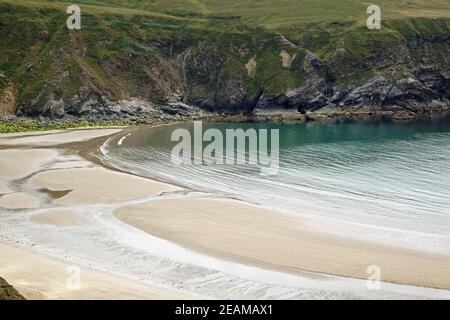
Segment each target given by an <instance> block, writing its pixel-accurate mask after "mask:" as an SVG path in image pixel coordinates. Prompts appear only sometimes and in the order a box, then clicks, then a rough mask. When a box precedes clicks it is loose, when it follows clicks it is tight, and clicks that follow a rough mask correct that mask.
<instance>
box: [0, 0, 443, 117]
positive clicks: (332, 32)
mask: <svg viewBox="0 0 450 320" xmlns="http://www.w3.org/2000/svg"><path fill="white" fill-rule="evenodd" d="M69 3H70V4H72V3H78V4H80V5H81V10H82V30H81V31H79V32H78V31H71V32H69V31H68V30H67V29H66V28H65V21H66V19H67V14H66V12H65V10H66V8H67V6H68V5H69ZM377 4H378V5H380V6H381V9H382V14H383V19H384V21H383V28H382V30H380V31H374V32H372V31H368V30H367V28H366V27H365V20H366V18H367V14H366V8H367V6H368V5H369V3H368V2H365V1H361V0H239V1H238V0H221V1H219V0H164V1H163V0H128V1H125V0H108V1H106V0H80V1H76V0H70V1H69V0H68V1H63V0H58V1H57V0H22V1H17V0H0V38H1V39H2V41H1V42H0V72H1V74H2V77H1V78H0V90H2V89H3V88H5V87H10V86H11V85H13V87H14V89H15V93H16V101H17V105H18V106H20V108H23V109H26V110H27V112H28V114H30V115H39V114H40V112H41V110H42V109H43V107H44V106H45V104H46V102H47V101H48V100H49V98H52V99H60V98H63V99H71V98H72V97H73V96H75V95H76V94H77V93H78V92H79V90H80V88H81V87H82V86H84V85H85V84H86V83H88V84H92V86H93V87H95V88H97V89H99V91H100V92H101V93H102V94H105V96H106V97H107V98H108V99H109V100H111V101H116V100H119V99H128V98H130V97H136V98H142V99H148V100H150V101H151V102H155V103H158V102H163V101H165V100H166V98H167V96H168V95H169V94H170V93H173V92H174V88H175V87H176V85H177V84H179V83H180V82H181V80H180V78H181V75H180V74H179V73H177V72H178V71H177V70H175V69H176V66H175V65H176V62H177V61H176V59H180V56H181V55H184V54H186V52H190V55H191V57H196V58H197V61H198V64H199V65H200V67H198V66H197V68H195V69H193V70H191V69H189V68H190V66H189V65H188V66H187V69H188V70H187V75H186V76H187V77H188V78H189V79H192V83H190V85H191V87H190V88H189V89H190V90H191V92H192V93H194V94H195V96H196V97H197V98H199V99H207V100H209V101H211V100H214V97H215V94H216V89H217V83H218V79H221V80H227V79H242V80H243V83H244V85H245V89H247V90H248V91H249V94H250V95H257V94H258V92H260V90H261V87H263V88H264V90H265V92H264V93H265V94H266V95H273V96H276V95H279V94H281V93H283V92H285V91H286V90H288V89H292V88H295V87H297V86H299V85H301V84H302V83H303V81H304V80H305V75H304V74H303V72H304V71H303V69H304V68H303V66H304V57H305V55H306V54H307V53H308V52H309V51H310V52H313V53H314V54H316V55H317V56H318V57H319V58H320V59H321V60H322V62H323V63H324V64H325V65H326V68H324V69H323V70H321V72H322V73H324V74H326V75H327V76H328V77H329V78H332V79H334V80H336V83H337V84H339V85H342V86H347V85H349V84H355V85H357V82H358V81H360V80H361V79H364V78H368V77H372V76H374V75H376V74H378V72H379V70H377V69H376V67H375V66H374V64H376V63H378V62H379V61H378V60H379V56H380V55H382V54H384V55H385V56H388V54H390V55H391V56H392V57H396V56H398V52H399V51H400V50H399V46H401V47H402V49H407V51H408V54H409V55H410V56H411V57H412V59H413V62H420V61H421V59H422V58H423V57H424V56H427V57H431V58H430V59H431V60H432V61H434V62H435V63H436V64H440V65H441V66H445V65H448V64H449V60H448V57H446V53H447V52H448V42H447V43H445V41H442V39H448V34H449V28H448V24H449V17H450V10H449V1H448V0H431V1H425V0H378V1H377ZM434 17H438V18H436V19H435V18H434ZM278 34H283V35H284V36H285V37H286V38H288V39H289V40H290V41H291V42H292V43H294V44H298V45H299V46H298V47H297V48H294V49H292V48H291V49H286V46H283V45H282V44H280V43H278V42H277V41H274V38H275V37H276V36H277V35H278ZM418 38H419V39H420V41H421V43H422V44H421V45H420V46H416V45H414V43H415V41H416V40H417V39H418ZM436 39H441V40H439V41H436ZM408 42H411V43H412V45H409V46H408V45H407V44H408ZM155 44H158V45H155ZM281 50H288V51H289V54H290V55H291V56H293V55H294V54H296V58H295V60H294V61H293V62H292V67H291V69H287V68H284V67H283V66H282V64H281V58H280V52H281ZM343 51H344V52H345V53H346V56H345V57H344V58H342V59H340V58H339V57H336V52H343ZM218 56H220V58H221V59H223V65H221V66H220V68H219V69H217V68H216V65H214V64H217V57H218ZM253 56H256V57H257V67H256V72H255V74H253V75H251V76H250V75H248V74H247V70H246V68H245V64H246V63H247V62H248V61H249V60H250V59H251V58H252V57H253ZM178 62H179V61H178ZM202 63H206V64H208V63H210V65H209V66H208V67H207V68H205V69H204V70H203V69H202V68H201V64H202ZM384 63H393V62H392V61H387V62H386V61H384ZM394 63H395V64H396V65H398V66H399V70H397V71H398V74H399V75H401V68H407V67H408V66H406V65H402V63H403V62H401V61H395V62H394ZM322 76H323V74H322ZM392 76H393V77H395V76H397V75H396V74H393V75H392ZM175 89H176V88H175ZM0 94H1V92H0Z"/></svg>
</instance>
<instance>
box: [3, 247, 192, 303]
mask: <svg viewBox="0 0 450 320" xmlns="http://www.w3.org/2000/svg"><path fill="white" fill-rule="evenodd" d="M69 267H71V266H69V265H67V264H64V263H60V262H56V261H53V260H51V259H48V258H46V257H43V256H40V255H36V254H32V253H29V252H27V251H24V250H21V249H16V248H12V247H10V246H5V245H2V244H0V274H1V275H2V277H3V278H5V280H6V281H8V282H9V284H11V285H12V286H13V287H15V288H16V289H17V290H18V291H19V293H20V294H21V295H23V296H24V297H25V298H26V299H77V300H78V299H86V300H88V299H152V300H156V299H186V298H189V297H187V296H184V295H182V294H180V293H177V292H174V291H171V290H168V289H162V288H158V287H154V286H148V285H142V284H138V283H134V282H130V281H127V280H123V279H119V278H117V277H112V276H109V275H106V274H103V273H99V272H94V271H89V270H82V269H81V273H80V275H81V277H80V280H81V281H80V284H81V286H80V288H79V289H78V288H73V287H72V286H71V285H70V278H69V276H70V275H73V274H74V272H73V271H71V269H68V268H69ZM72 270H73V269H72ZM71 272H72V273H71ZM68 281H69V286H68V285H67V284H68Z"/></svg>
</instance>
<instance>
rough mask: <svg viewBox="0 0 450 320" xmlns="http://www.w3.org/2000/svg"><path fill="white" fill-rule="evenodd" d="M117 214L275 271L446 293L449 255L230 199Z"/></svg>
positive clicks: (165, 203)
mask: <svg viewBox="0 0 450 320" xmlns="http://www.w3.org/2000/svg"><path fill="white" fill-rule="evenodd" d="M116 216H117V217H118V218H119V219H121V220H123V221H124V222H126V223H129V224H131V225H133V226H135V227H137V228H139V229H141V230H144V231H146V232H148V233H150V234H152V235H155V236H157V237H161V238H164V239H167V240H170V241H174V242H176V243H178V244H180V245H182V246H187V247H192V248H195V249H198V250H203V251H206V252H208V253H210V254H216V255H225V256H228V257H231V258H238V259H239V260H241V261H242V260H245V261H248V262H253V263H262V264H265V265H270V266H272V267H277V268H280V267H281V268H288V269H291V270H304V271H312V272H320V273H325V274H332V275H338V276H345V277H351V278H361V279H367V268H368V267H369V266H371V265H377V266H379V267H380V268H381V271H382V280H383V281H386V282H392V283H398V284H408V285H417V286H425V287H434V288H445V289H450V257H449V256H441V255H432V254H426V253H420V252H415V251H411V250H403V249H396V248H393V247H383V246H378V245H375V244H369V243H365V242H362V241H355V240H351V239H346V238H340V237H336V236H331V235H326V234H321V233H318V232H312V231H310V230H308V229H307V228H306V224H305V221H304V220H302V219H301V218H296V217H293V216H289V215H286V214H282V213H279V212H273V211H270V210H266V209H263V208H259V207H256V206H251V205H247V204H245V203H240V202H236V201H229V200H224V201H220V200H157V201H151V202H147V203H144V204H141V205H136V206H133V207H129V208H123V209H120V210H118V211H117V213H116Z"/></svg>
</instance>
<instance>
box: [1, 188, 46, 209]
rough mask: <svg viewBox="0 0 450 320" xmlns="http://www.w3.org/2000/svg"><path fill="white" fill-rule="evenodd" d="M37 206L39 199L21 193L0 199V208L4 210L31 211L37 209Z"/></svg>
mask: <svg viewBox="0 0 450 320" xmlns="http://www.w3.org/2000/svg"><path fill="white" fill-rule="evenodd" d="M39 205H40V201H39V199H37V198H36V197H34V196H32V195H29V194H26V193H22V192H17V193H10V194H6V195H4V196H2V197H0V208H4V209H32V208H39Z"/></svg>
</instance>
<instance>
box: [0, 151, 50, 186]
mask: <svg viewBox="0 0 450 320" xmlns="http://www.w3.org/2000/svg"><path fill="white" fill-rule="evenodd" d="M57 155H58V152H57V151H55V150H48V149H20V150H19V149H8V150H0V177H1V178H7V179H20V178H23V177H26V176H28V175H30V174H31V173H33V172H35V171H36V170H38V169H39V168H40V166H41V165H43V164H45V163H46V162H48V161H50V160H52V159H54V158H55V157H56V156H57Z"/></svg>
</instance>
